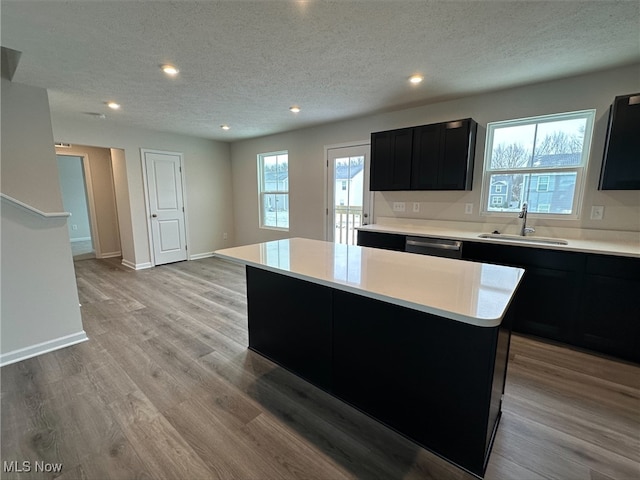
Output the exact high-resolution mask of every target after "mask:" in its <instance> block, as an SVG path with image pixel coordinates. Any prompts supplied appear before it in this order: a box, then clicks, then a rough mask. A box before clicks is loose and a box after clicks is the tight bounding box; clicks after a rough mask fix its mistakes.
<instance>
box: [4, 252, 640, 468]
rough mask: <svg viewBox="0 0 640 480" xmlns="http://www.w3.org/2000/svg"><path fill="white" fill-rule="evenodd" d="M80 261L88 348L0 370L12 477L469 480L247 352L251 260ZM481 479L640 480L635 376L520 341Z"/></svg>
mask: <svg viewBox="0 0 640 480" xmlns="http://www.w3.org/2000/svg"><path fill="white" fill-rule="evenodd" d="M75 266H76V272H77V279H78V289H79V293H80V299H81V303H82V316H83V322H84V328H85V330H86V332H87V334H88V336H89V338H90V340H89V341H88V342H85V343H82V344H79V345H76V346H73V347H69V348H66V349H63V350H58V351H56V352H52V353H49V354H46V355H42V356H40V357H37V358H33V359H29V360H25V361H23V362H19V363H16V364H13V365H9V366H6V367H4V368H2V369H1V371H0V373H1V387H2V389H1V391H2V397H1V402H2V403H1V410H2V411H1V413H2V426H1V431H2V435H1V457H2V462H3V468H5V469H8V467H7V464H8V462H11V461H17V462H19V464H20V465H22V462H23V461H28V462H31V463H30V465H31V469H32V471H31V472H23V473H16V472H12V473H6V472H5V473H0V476H1V478H2V479H21V480H26V479H29V478H38V479H42V478H53V477H55V476H56V475H59V476H58V478H59V479H61V480H70V479H97V480H102V479H163V478H166V479H185V480H192V479H240V480H245V479H246V480H253V479H255V480H263V479H264V480H269V479H318V480H340V479H347V478H349V479H356V478H357V479H407V480H409V479H434V480H447V479H455V480H470V479H472V478H474V477H473V476H471V475H470V474H468V473H465V472H464V471H462V470H460V469H458V468H456V467H454V466H451V465H449V464H448V463H447V462H445V461H444V460H442V459H440V458H439V457H437V456H435V455H433V454H432V453H430V452H428V451H426V450H424V449H422V448H419V447H417V446H416V445H415V444H413V443H412V442H410V441H408V440H407V439H405V438H403V437H402V436H400V435H398V434H396V433H394V432H392V431H390V430H388V429H387V428H385V427H384V426H381V425H379V424H378V423H377V422H375V421H373V420H371V419H370V418H368V417H367V416H365V415H363V414H361V413H360V412H358V411H356V410H354V409H352V408H351V407H349V406H347V405H345V404H343V403H341V402H340V401H338V400H336V399H335V398H332V397H331V396H330V395H328V394H326V393H324V392H322V391H320V390H318V389H316V388H314V387H313V386H311V385H309V384H307V383H306V382H304V381H302V380H300V379H298V378H297V377H296V376H294V375H292V374H290V373H288V372H287V371H285V370H283V369H282V368H279V367H278V366H276V365H274V364H273V363H271V362H269V361H268V360H266V359H264V358H262V357H260V356H259V355H257V354H255V353H252V352H250V351H248V350H247V348H246V346H247V318H246V298H245V280H244V270H243V269H242V268H241V267H239V266H236V265H233V264H229V263H226V262H223V261H221V260H218V259H214V258H209V259H203V260H197V261H192V262H182V263H177V264H172V265H166V266H162V267H157V268H153V269H149V270H143V271H139V272H135V271H132V270H128V269H126V268H124V267H121V266H120V265H119V264H118V261H117V260H115V259H111V260H84V261H80V262H76V264H75ZM36 462H48V463H49V464H53V463H62V464H63V467H62V472H61V474H52V473H42V472H38V473H36V472H35V467H36ZM39 465H42V464H39ZM485 478H487V479H509V480H511V479H514V480H541V479H559V480H612V479H624V480H631V479H639V478H640V368H639V367H638V366H636V365H630V364H627V363H623V362H617V361H613V360H608V359H604V358H601V357H597V356H594V355H588V354H585V353H581V352H576V351H573V350H571V349H568V348H563V347H558V346H553V345H549V344H546V343H542V342H538V341H534V340H531V339H526V338H523V337H519V336H513V338H512V345H511V355H510V361H509V367H508V375H507V383H506V393H505V398H504V404H503V416H502V421H501V423H500V427H499V430H498V434H497V438H496V441H495V445H494V447H493V453H492V454H491V458H490V462H489V466H488V469H487V473H486V477H485Z"/></svg>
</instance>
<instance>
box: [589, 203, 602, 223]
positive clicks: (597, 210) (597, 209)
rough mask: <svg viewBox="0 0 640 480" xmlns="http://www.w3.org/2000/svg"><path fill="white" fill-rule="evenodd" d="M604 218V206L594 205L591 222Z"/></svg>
mask: <svg viewBox="0 0 640 480" xmlns="http://www.w3.org/2000/svg"><path fill="white" fill-rule="evenodd" d="M603 218H604V206H602V205H594V206H593V207H591V220H602V219H603Z"/></svg>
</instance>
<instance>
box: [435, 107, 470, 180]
mask: <svg viewBox="0 0 640 480" xmlns="http://www.w3.org/2000/svg"><path fill="white" fill-rule="evenodd" d="M476 127H477V124H476V122H473V120H470V119H467V120H459V121H455V122H447V123H445V124H443V133H442V156H441V159H440V165H439V168H438V189H439V190H471V181H472V179H473V158H474V155H475V133H476V130H475V129H476Z"/></svg>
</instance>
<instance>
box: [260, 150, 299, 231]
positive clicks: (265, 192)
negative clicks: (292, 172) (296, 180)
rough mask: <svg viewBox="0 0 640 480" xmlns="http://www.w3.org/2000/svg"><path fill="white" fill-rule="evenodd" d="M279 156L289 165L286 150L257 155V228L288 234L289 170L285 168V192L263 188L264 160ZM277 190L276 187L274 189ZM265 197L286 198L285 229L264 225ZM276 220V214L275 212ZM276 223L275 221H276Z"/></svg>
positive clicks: (289, 224) (289, 220)
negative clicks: (283, 196) (281, 196)
mask: <svg viewBox="0 0 640 480" xmlns="http://www.w3.org/2000/svg"><path fill="white" fill-rule="evenodd" d="M281 155H286V156H287V165H288V164H289V151H288V150H278V151H275V152H266V153H259V154H258V155H257V164H258V165H257V173H258V227H259V228H261V229H265V230H277V231H280V232H288V231H289V228H290V227H291V223H290V222H291V216H290V215H289V213H290V206H291V204H290V198H291V197H290V195H289V192H290V184H289V170H288V167H287V181H286V186H287V189H286V190H266V188H265V171H264V160H265V158H267V157H278V156H281ZM276 188H277V187H276ZM267 195H285V196H286V198H287V202H286V203H287V227H278V226H273V225H266V224H265V221H266V219H265V218H264V211H265V210H264V204H265V198H266V196H267ZM276 218H277V212H276ZM276 222H277V221H276Z"/></svg>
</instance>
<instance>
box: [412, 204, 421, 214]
mask: <svg viewBox="0 0 640 480" xmlns="http://www.w3.org/2000/svg"><path fill="white" fill-rule="evenodd" d="M413 211H414V213H418V212H419V211H420V202H413Z"/></svg>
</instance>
